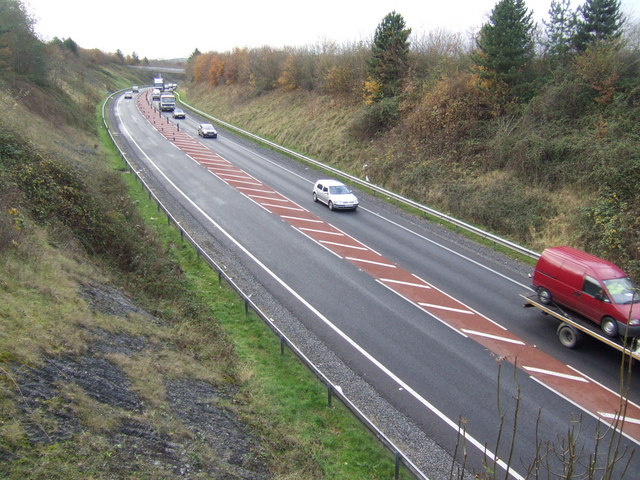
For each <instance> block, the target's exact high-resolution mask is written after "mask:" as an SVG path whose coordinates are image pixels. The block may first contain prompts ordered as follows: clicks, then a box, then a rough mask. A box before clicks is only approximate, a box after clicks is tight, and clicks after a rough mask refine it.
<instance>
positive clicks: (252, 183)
mask: <svg viewBox="0 0 640 480" xmlns="http://www.w3.org/2000/svg"><path fill="white" fill-rule="evenodd" d="M211 173H214V174H215V172H211ZM216 175H217V174H216ZM217 176H218V177H220V178H221V179H222V180H225V181H227V180H228V181H229V182H236V183H246V184H247V185H262V184H261V183H256V182H245V181H243V180H236V179H234V178H224V176H222V175H217Z"/></svg>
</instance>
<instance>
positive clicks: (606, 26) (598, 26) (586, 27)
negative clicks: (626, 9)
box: [574, 0, 624, 52]
mask: <svg viewBox="0 0 640 480" xmlns="http://www.w3.org/2000/svg"><path fill="white" fill-rule="evenodd" d="M579 13H580V17H581V18H580V19H579V21H578V25H577V29H576V35H575V38H574V44H575V47H576V49H577V50H578V51H580V52H583V51H585V50H586V49H587V47H588V46H589V45H591V44H593V43H596V42H597V41H601V40H617V39H618V38H620V36H621V35H622V26H623V24H624V17H623V15H622V12H621V11H620V0H586V1H585V3H584V5H582V6H581V7H580V8H579Z"/></svg>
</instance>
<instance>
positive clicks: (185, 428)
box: [0, 0, 394, 480]
mask: <svg viewBox="0 0 640 480" xmlns="http://www.w3.org/2000/svg"><path fill="white" fill-rule="evenodd" d="M0 45H2V46H3V49H2V51H1V52H0V110H2V111H3V112H4V113H5V114H4V115H2V116H1V117H0V478H3V479H7V480H8V479H15V480H18V479H25V478H29V479H34V480H36V479H42V480H45V479H46V480H53V479H60V480H62V479H64V480H74V479H78V480H80V479H83V480H85V479H88V478H91V479H96V480H98V479H105V480H107V479H110V480H111V479H136V480H143V479H153V480H159V479H176V478H191V479H217V478H220V479H222V478H224V479H233V478H243V479H253V480H263V479H268V478H282V479H286V478H292V479H293V478H332V479H338V478H349V479H357V478H366V479H372V478H373V479H375V478H388V477H389V472H392V471H393V467H394V465H393V458H392V456H391V455H389V454H387V453H386V452H385V451H384V450H383V449H382V447H381V446H380V445H379V444H378V442H377V441H376V440H375V439H374V438H373V437H372V436H371V435H370V434H369V433H368V432H367V431H366V430H365V429H364V427H362V426H361V425H360V424H359V423H358V422H357V421H356V420H355V419H354V418H353V417H352V416H351V415H350V414H349V413H348V412H347V411H346V409H344V408H343V407H341V406H340V405H337V406H334V407H333V408H328V407H327V402H326V391H325V390H324V388H323V386H322V385H321V384H319V383H318V382H317V381H316V379H315V377H313V375H312V374H311V373H310V372H308V371H307V370H306V368H305V367H304V366H302V365H301V364H300V363H299V362H297V361H296V360H295V357H294V356H293V355H281V354H280V348H279V347H280V345H279V339H277V338H276V337H275V336H273V334H272V333H271V331H270V330H269V329H268V328H266V327H265V326H264V325H263V324H262V322H261V321H260V320H259V319H257V318H255V316H252V315H250V314H249V315H248V314H247V313H246V312H245V311H244V305H243V303H242V302H241V301H239V299H238V298H237V296H236V295H235V293H234V292H232V291H231V290H230V289H228V288H225V285H224V284H220V282H219V280H218V278H217V275H216V274H215V272H212V271H211V270H210V268H209V267H208V266H207V265H206V264H205V263H204V262H202V261H201V259H200V257H199V256H197V255H196V253H195V251H194V250H193V249H192V248H191V247H190V245H189V244H188V243H186V242H184V241H182V239H181V237H180V234H179V233H178V232H177V231H176V230H175V229H173V228H171V227H169V226H167V221H166V218H163V217H162V216H160V215H158V210H157V207H156V205H155V204H153V203H152V202H150V201H149V199H148V196H147V193H146V192H145V191H143V190H141V189H140V187H139V185H138V183H137V182H136V181H135V179H133V178H132V176H131V174H130V173H129V171H128V170H127V169H126V168H125V166H124V165H123V163H122V160H121V158H120V157H119V156H118V155H117V154H116V152H115V151H114V150H113V146H112V145H111V144H110V142H109V141H108V139H107V137H106V134H105V132H104V130H103V128H102V125H101V118H100V115H99V114H97V111H98V110H99V107H100V106H101V101H102V100H103V99H104V98H105V97H106V96H107V94H108V93H109V92H112V91H115V90H120V89H123V88H127V87H130V86H131V85H133V84H145V83H149V80H150V79H149V78H148V76H149V74H148V73H144V74H141V73H138V72H139V71H138V70H132V69H129V68H127V67H126V66H125V65H123V62H122V61H121V60H122V59H121V58H120V57H119V56H118V55H115V56H112V55H107V54H104V53H102V52H99V51H93V50H92V51H87V50H84V49H82V48H80V47H79V46H77V45H76V44H75V43H74V42H73V41H71V40H69V39H67V40H64V41H61V40H59V39H54V40H53V41H52V42H50V43H47V44H43V43H42V42H41V41H40V40H39V39H37V38H36V36H35V35H33V31H32V28H31V22H30V20H29V18H28V16H26V15H25V12H24V9H23V7H22V4H21V2H18V1H14V0H0ZM140 75H144V76H140Z"/></svg>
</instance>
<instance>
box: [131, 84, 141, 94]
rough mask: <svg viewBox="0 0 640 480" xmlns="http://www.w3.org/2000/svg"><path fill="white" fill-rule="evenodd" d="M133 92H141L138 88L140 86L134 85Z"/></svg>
mask: <svg viewBox="0 0 640 480" xmlns="http://www.w3.org/2000/svg"><path fill="white" fill-rule="evenodd" d="M131 90H133V93H138V92H139V91H140V88H139V87H138V85H134V86H133V88H132V89H131Z"/></svg>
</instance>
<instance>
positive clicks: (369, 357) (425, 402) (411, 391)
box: [118, 115, 525, 480]
mask: <svg viewBox="0 0 640 480" xmlns="http://www.w3.org/2000/svg"><path fill="white" fill-rule="evenodd" d="M118 116H119V115H118ZM121 122H122V120H121ZM121 127H122V129H123V130H124V131H125V133H126V135H127V136H128V137H129V139H130V140H131V142H132V143H133V144H134V145H135V146H136V147H137V148H138V150H140V152H141V153H142V155H144V157H145V158H146V159H147V161H148V162H149V163H150V164H151V165H153V167H154V168H155V169H156V170H157V171H158V172H159V173H160V175H162V176H163V177H164V178H165V180H166V181H167V182H168V183H169V184H170V185H171V186H172V187H173V188H175V189H176V191H177V192H178V193H179V194H180V195H181V196H182V197H184V199H185V200H186V201H187V202H189V203H190V204H191V205H192V206H193V207H194V208H195V209H196V210H197V211H198V212H200V214H201V215H203V217H204V218H206V219H207V220H208V221H209V222H210V223H211V224H212V225H213V226H214V227H215V228H216V229H218V230H219V231H220V233H222V234H223V235H224V236H225V237H227V238H228V239H229V240H230V241H231V242H232V243H233V244H234V245H236V247H237V248H239V249H240V250H241V251H242V252H243V253H245V255H247V256H248V257H249V258H250V259H251V260H252V261H254V262H255V263H256V265H258V266H259V267H260V268H262V269H263V270H264V271H265V272H266V273H267V274H268V275H269V276H271V277H272V278H273V279H274V280H275V281H276V282H277V283H279V284H280V285H281V286H282V287H283V288H284V289H286V290H287V291H288V292H289V293H290V294H291V295H292V296H293V297H294V298H296V299H297V300H298V301H299V302H300V303H302V304H303V305H304V306H305V307H307V308H308V309H309V310H310V311H311V312H312V313H313V314H315V315H316V316H317V317H318V318H319V319H320V320H321V321H322V322H323V323H325V325H327V326H328V327H329V328H330V329H332V330H333V331H334V332H336V334H338V335H339V336H340V337H341V338H342V339H343V340H345V341H346V342H347V343H349V344H350V345H351V346H352V347H353V348H354V349H355V350H356V351H357V352H359V353H360V354H361V355H362V356H363V357H365V358H366V359H367V360H369V361H370V362H371V363H372V364H373V365H375V366H376V367H377V368H379V369H380V370H381V371H382V372H383V373H384V374H385V375H387V376H388V377H389V378H391V379H392V380H393V381H395V382H396V383H397V384H398V385H399V386H400V387H402V388H403V390H405V391H406V392H407V393H409V394H410V395H411V396H413V397H414V398H415V399H416V400H417V401H418V402H420V403H421V404H422V405H423V406H424V407H426V408H427V409H428V410H430V411H431V412H432V413H433V414H434V415H436V416H437V417H438V418H440V420H442V421H443V422H444V423H445V424H447V425H448V426H449V427H450V428H452V429H453V430H454V431H455V432H457V433H458V434H460V428H459V425H458V424H457V423H456V422H454V421H453V420H451V419H450V418H449V417H447V416H446V415H445V414H444V413H442V412H441V411H440V410H439V409H438V408H436V406H435V405H433V404H432V403H431V402H429V401H428V400H427V399H425V398H423V397H422V396H421V395H420V394H419V393H418V392H416V391H415V390H414V389H413V388H411V387H410V386H409V385H408V384H407V383H405V382H404V381H403V380H402V379H400V377H398V376H397V375H395V374H394V373H393V372H392V371H391V370H389V369H388V368H387V367H386V366H385V365H383V364H382V363H381V362H379V361H378V360H377V359H376V358H375V357H374V356H373V355H371V354H370V353H369V352H367V351H366V350H365V349H364V348H362V347H361V346H360V345H359V344H357V343H356V342H355V341H354V340H353V339H352V338H351V337H349V336H348V335H347V334H345V333H344V332H343V331H342V330H340V329H339V328H338V327H337V326H336V325H334V324H333V323H331V321H329V319H328V318H327V317H325V316H324V315H323V314H322V313H320V311H319V310H317V309H316V308H315V307H314V306H313V305H311V304H310V303H309V302H307V301H306V300H305V299H304V298H303V297H302V296H301V295H300V294H299V293H298V292H296V291H295V290H294V289H293V288H291V287H290V286H289V285H288V284H287V283H285V281H284V280H282V279H281V278H280V277H278V276H277V275H276V274H275V273H274V272H273V271H271V270H270V269H269V268H268V267H267V266H266V265H265V264H264V263H262V262H261V261H260V260H259V259H258V258H257V257H256V256H254V255H253V254H252V253H251V252H250V251H249V250H247V249H246V248H245V247H244V246H243V245H242V244H241V243H240V242H239V241H238V240H236V239H235V238H234V237H233V236H231V234H230V233H229V232H227V231H226V230H224V229H223V228H222V226H220V225H219V224H218V223H217V222H216V221H215V220H214V219H213V218H211V217H210V216H209V215H208V214H207V213H206V212H205V211H204V210H202V208H201V207H200V206H198V205H197V204H196V203H195V202H194V201H193V200H192V199H191V198H190V197H188V196H187V194H186V193H184V192H183V191H182V190H181V189H180V188H179V187H178V186H177V185H176V184H175V183H174V182H173V181H172V180H171V179H169V178H168V177H167V176H166V174H165V173H164V172H163V171H162V170H161V169H160V168H159V167H158V166H157V165H156V163H155V162H154V161H153V160H151V158H150V157H149V156H148V155H147V154H146V152H145V151H144V150H142V148H141V147H140V146H139V145H138V143H137V142H136V141H135V139H134V138H133V137H132V136H131V134H130V133H129V131H128V130H127V129H126V127H125V126H124V124H121ZM434 318H437V317H434ZM462 436H463V437H464V438H465V439H466V440H467V441H468V442H469V443H471V444H472V445H473V446H475V447H476V448H477V449H478V450H479V451H480V452H481V453H484V454H485V455H487V457H489V458H490V459H491V460H492V461H495V462H496V463H497V464H498V465H499V466H500V467H501V468H502V469H504V470H505V471H507V472H508V473H509V474H510V475H511V476H513V477H514V478H516V479H517V480H525V478H524V477H523V476H521V475H520V474H518V473H517V472H516V471H514V470H513V469H512V468H511V467H509V466H508V465H507V464H506V463H505V462H504V461H503V460H501V459H499V458H497V457H496V456H495V454H494V453H493V452H491V451H490V450H489V449H487V447H486V445H484V444H482V443H480V442H479V441H478V440H476V439H475V438H474V437H473V436H472V435H470V434H469V433H468V432H463V433H462Z"/></svg>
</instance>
